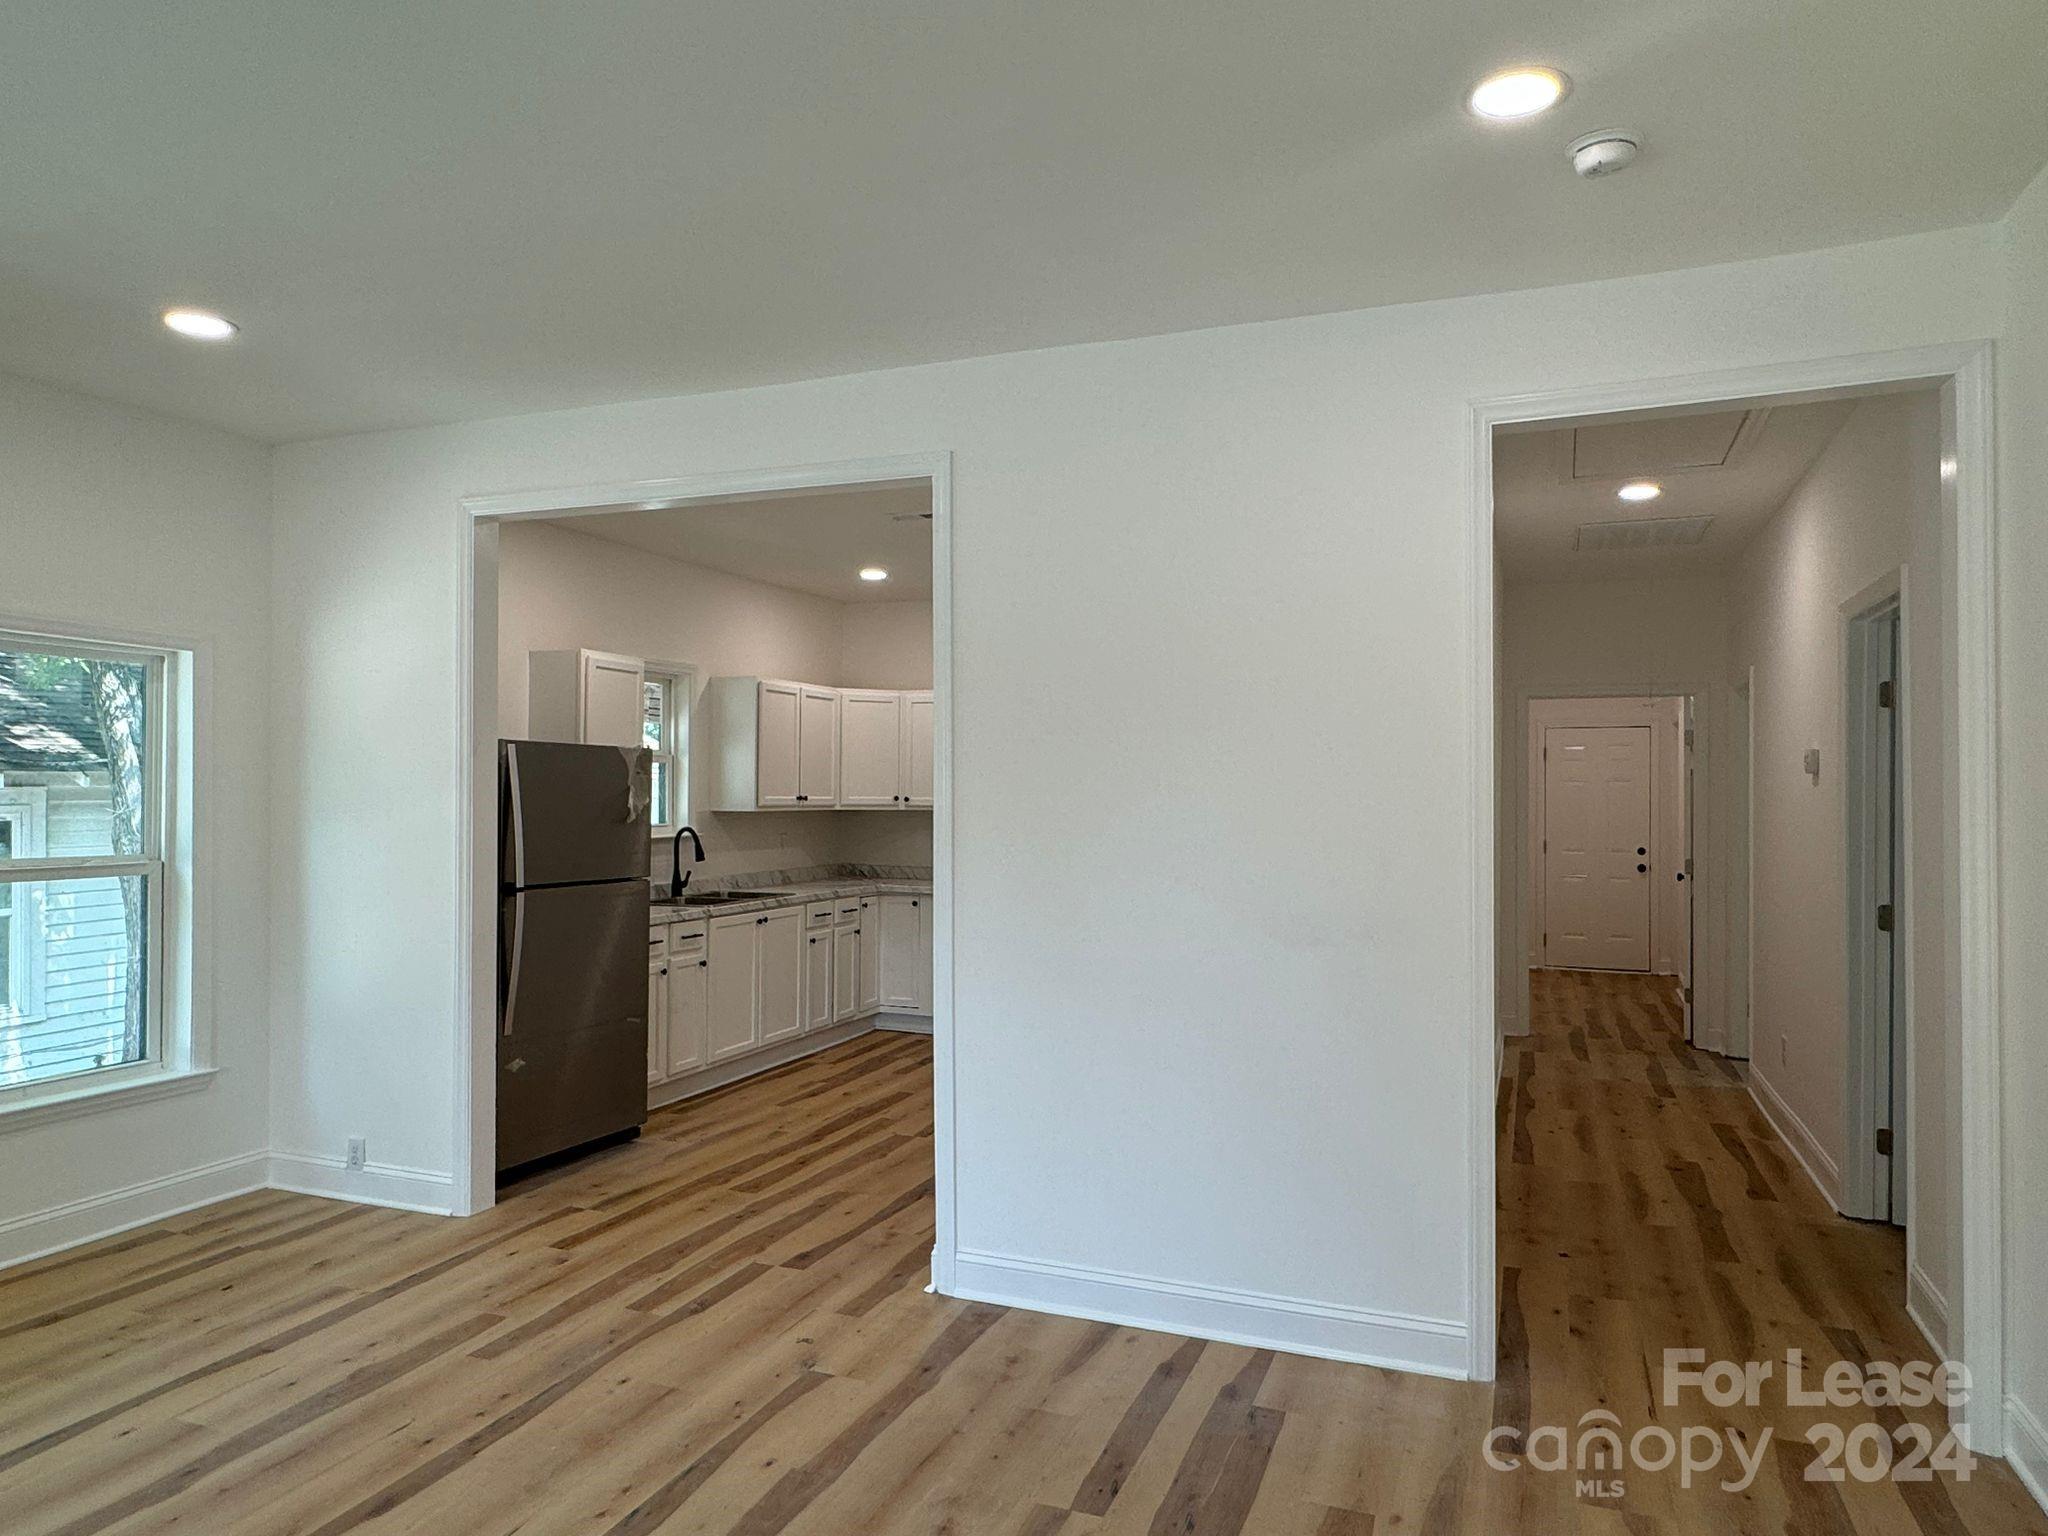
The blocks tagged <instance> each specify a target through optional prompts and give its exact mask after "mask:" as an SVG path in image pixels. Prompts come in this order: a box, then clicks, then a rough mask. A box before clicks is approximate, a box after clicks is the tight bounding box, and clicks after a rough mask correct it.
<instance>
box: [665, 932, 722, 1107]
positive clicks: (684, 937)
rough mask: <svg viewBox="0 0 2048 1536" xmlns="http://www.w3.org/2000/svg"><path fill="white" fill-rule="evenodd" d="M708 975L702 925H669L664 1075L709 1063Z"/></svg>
mask: <svg viewBox="0 0 2048 1536" xmlns="http://www.w3.org/2000/svg"><path fill="white" fill-rule="evenodd" d="M710 978H711V955H710V944H709V942H708V941H707V938H706V935H705V932H704V925H703V924H701V923H698V924H694V925H692V926H690V927H687V928H685V927H680V926H678V927H674V928H671V929H669V934H668V975H667V977H666V978H665V981H666V985H667V988H668V996H667V999H666V1013H667V1016H668V1059H667V1063H666V1068H665V1071H664V1074H663V1075H664V1076H666V1077H681V1076H682V1075H683V1074H684V1073H686V1072H695V1071H696V1070H697V1069H698V1068H700V1067H704V1066H708V1065H709V1064H710V1023H711V1016H710Z"/></svg>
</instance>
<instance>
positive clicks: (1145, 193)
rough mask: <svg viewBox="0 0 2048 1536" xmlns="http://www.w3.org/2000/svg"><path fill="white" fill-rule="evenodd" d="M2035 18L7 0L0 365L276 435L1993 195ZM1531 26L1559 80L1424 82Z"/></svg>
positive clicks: (1571, 260) (1363, 298) (1727, 7)
mask: <svg viewBox="0 0 2048 1536" xmlns="http://www.w3.org/2000/svg"><path fill="white" fill-rule="evenodd" d="M2044 57H2048V5H2043V4H2042V3H2041V0H1941V3H1939V4H1930V3H1929V0H1800V3H1799V4H1796V5H1786V4H1782V3H1777V0H1428V3H1404V4H1353V5H1293V6H1290V5H1277V6H1276V5H1254V4H1246V3H1244V0H1184V3H1182V4H1180V5H1177V6H1173V7H1168V8H1164V9H1162V8H1160V7H1157V6H1145V5H1136V4H1128V3H1126V4H1079V3H1072V0H1054V3H1051V4H1041V5H1009V4H998V3H995V0H960V3H956V4H952V5H947V6H931V5H926V4H917V3H912V0H872V3H868V4H862V5H845V4H840V3H834V0H748V3H744V4H726V5H673V4H653V3H648V0H600V3H591V4H581V5H569V4H556V5H508V4H506V3H504V0H433V3H431V4H413V5H405V4H384V5H363V4H340V3H335V0H178V3H166V0H95V3H92V4H81V3H80V0H9V3H8V5H7V7H6V27H5V32H4V38H0V143H4V144H5V145H6V152H5V154H4V155H0V251H4V252H5V258H4V260H0V358H4V366H6V367H7V368H9V369H10V370H12V371H15V372H19V373H26V374H29V375H31V376H35V377H41V378H45V379H50V380H54V381H57V382H60V383H64V384H68V385H72V386H76V387H78V388H82V389H85V390H87V391H90V392H93V393H96V394H101V395H105V396H108V397H111V398H116V399H122V400H127V401H132V402H136V403H139V404H143V405H148V406H154V407H157V408H159V409H162V410H166V411H169V412H172V413H174V414H179V415H186V416H191V417H196V418H200V419H203V420H207V421H212V422H216V423H220V424H222V425H225V426H229V427H233V428H235V429H238V430H240V431H244V432H248V433H252V434H255V435H257V436H261V437H265V438H271V439H286V438H294V437H303V436H312V435H320V434H327V433H336V432H345V431H352V430H359V429H364V428H373V427H382V426H391V425H401V424H412V423H421V422H429V421H441V420H454V419H461V418H473V417H480V416H490V415H497V414H503V413H509V412H518V411H527V410H536V409H545V408H551V407H558V406H566V405H577V404H590V403H595V402H600V401H606V400H619V399H630V398H637V397H645V396H653V395H662V394H671V393H681V392H689V391H699V390H712V389H724V388H731V387H734V386H740V385H749V384H758V383H763V382H767V381H773V380H783V379H792V378H799V377H814V376H820V375H826V374H833V373H845V372H854V371H859V370H863V369H870V368H878V367H885V366H890V365H895V364H904V363H912V362H918V361H926V360H932V359H939V358H950V357H961V356H970V355H976V354H984V353H991V352H1000V351H1006V350H1012V349H1021V348H1030V347H1041V346H1047V345H1053V344H1058V343H1064V342H1074V341H1083V340H1095V339H1104V338H1111V337H1127V336H1136V335H1144V334H1151V333H1158V332H1164V331H1173V330H1183V329H1188V328H1192V327H1199V326H1207V325H1216V324H1221V323H1226V322H1233V321H1242V320H1252V319H1261V318H1269V317H1274V316H1281V315H1296V314H1309V313H1316V312H1323V311H1331V310H1340V309H1349V308H1356V307H1362V306H1367V305H1374V304H1383V303H1388V302H1393V301H1400V300H1409V299H1418V298H1425V297H1432V296H1443V295H1450V294H1459V293H1473V292H1482V291H1491V290H1501V289H1509V288H1519V287H1527V286H1535V285H1542V284H1550V283H1561V282H1570V281H1577V280H1581V279H1587V278H1594V277H1601V276H1609V275H1615V274H1621V273H1629V272H1641V271H1650V270H1658V269H1668V268H1676V267H1686V266H1695V265H1701V264H1705V263H1712V262H1724V261H1730V260H1735V259H1739V258H1744V257H1752V256H1759V255H1765V254H1774V253H1780V252H1785V251H1791V250H1798V249H1809V248H1815V247H1820V246H1827V245H1834V244H1840V243H1844V242H1849V241H1856V240H1863V239H1869V238H1873V237H1879V236H1888V235H1895V234H1900V233H1903V232H1906V231H1909V230H1915V229H1924V228H1934V227H1941V226H1950V225H1957V224H1966V223H1974V222H1981V221H1987V220H1991V219H1995V218H1997V217H1999V216H2000V215H2001V214H2002V213H2003V212H2004V210H2005V209H2006V208H2007V207H2008V206H2009V205H2010V203H2011V201H2012V199H2013V198H2014V197H2015V196H2016V195H2017V194H2018V192H2019V191H2020V190H2021V189H2022V187H2023V186H2024V185H2025V184H2026V182H2027V181H2028V179H2029V178H2030V176H2031V175H2032V173H2033V172H2034V171H2035V170H2036V169H2037V168H2038V167H2039V166H2040V165H2041V163H2042V162H2043V160H2044V159H2048V112H2043V111H2042V110H2041V96H2040V78H2041V62H2042V59H2043V58H2044ZM1531 59H1533V60H1542V61H1547V62H1550V63H1553V64H1556V65H1558V66H1561V67H1562V68H1564V69H1565V70H1566V71H1567V72H1569V73H1570V74H1571V76H1572V77H1573V79H1574V81H1575V82H1576V88H1575V89H1574V91H1573V92H1572V94H1571V95H1570V96H1569V97H1568V98H1567V99H1566V101H1565V102H1564V104H1563V105H1562V106H1561V107H1560V108H1559V109H1558V110H1557V111H1556V112H1554V113H1552V114H1550V115H1549V116H1546V117H1544V118H1541V119H1538V120H1536V121H1534V122H1532V123H1524V124H1518V125H1499V124H1480V123H1478V122H1475V121H1474V120H1472V119H1471V118H1469V117H1468V116H1467V115H1466V114H1465V112H1464V111H1463V109H1462V99H1463V96H1464V93H1465V91H1466V90H1467V88H1468V87H1469V86H1470V85H1471V83H1472V82H1473V80H1474V79H1475V78H1476V77H1478V76H1479V75H1481V74H1482V73H1484V72H1485V71H1486V70H1488V69H1489V68H1492V67H1494V66H1496V65H1499V64H1501V63H1504V62H1510V61H1520V60H1531ZM1610 126H1620V127H1625V128H1632V129H1636V130H1639V131H1641V132H1643V133H1644V134H1646V135H1647V148H1646V151H1645V153H1644V156H1643V159H1642V161H1641V162H1640V163H1639V164H1638V165H1637V166H1636V168H1635V169H1633V170H1631V171H1629V172H1628V173H1627V174H1626V175H1623V176H1619V177H1615V178H1613V179H1611V180H1608V181H1602V182H1581V181H1579V180H1577V179H1575V178H1574V177H1573V176H1572V175H1571V174H1570V171H1569V169H1568V167H1567V165H1566V161H1565V156H1564V147H1565V145H1566V143H1567V142H1568V141H1569V140H1570V139H1571V138H1573V137H1574V136H1575V135H1577V134H1579V133H1582V132H1585V131H1587V130H1589V129H1593V128H1601V127H1610ZM173 303H186V304H200V305H211V306H215V307H217V308H220V309H222V310H224V311H226V312H227V313H228V314H230V315H231V316H232V317H233V318H235V319H237V320H239V321H240V322H241V323H242V325H243V327H244V334H243V336H242V338H241V339H240V340H239V341H238V342H236V343H234V344H233V345H231V346H226V347H216V348H212V349H208V348H205V347H202V346H197V345H194V344H193V343H190V342H184V341H181V340H179V339H177V338H174V337H172V336H169V335H167V334H165V333H163V332H162V331H161V329H160V328H159V327H158V325H157V324H156V321H155V318H154V317H155V315H156V313H157V311H158V310H159V309H161V308H162V307H164V306H165V305H167V304H173Z"/></svg>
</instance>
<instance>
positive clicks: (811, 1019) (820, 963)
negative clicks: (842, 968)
mask: <svg viewBox="0 0 2048 1536" xmlns="http://www.w3.org/2000/svg"><path fill="white" fill-rule="evenodd" d="M831 1022H832V929H831V927H830V926H829V925H828V926H824V927H814V928H812V929H811V931H810V932H808V933H806V934H805V935H804V1033H806V1034H809V1033H810V1032H811V1031H812V1030H814V1029H823V1028H825V1026H826V1025H828V1024H830V1023H831Z"/></svg>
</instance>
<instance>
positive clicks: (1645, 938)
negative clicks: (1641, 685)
mask: <svg viewBox="0 0 2048 1536" xmlns="http://www.w3.org/2000/svg"><path fill="white" fill-rule="evenodd" d="M1543 784H1544V789H1543V828H1544V830H1543V836H1544V842H1545V846H1544V893H1543V898H1544V910H1543V932H1544V939H1543V960H1544V964H1546V965H1554V966H1569V967H1574V968H1579V969H1587V970H1614V971H1646V970H1648V969H1649V966H1650V862H1649V860H1650V842H1651V831H1650V827H1651V822H1650V812H1651V796H1650V731H1649V728H1648V727H1647V726H1564V727H1553V728H1552V729H1550V730H1548V731H1546V732H1545V733H1544V761H1543Z"/></svg>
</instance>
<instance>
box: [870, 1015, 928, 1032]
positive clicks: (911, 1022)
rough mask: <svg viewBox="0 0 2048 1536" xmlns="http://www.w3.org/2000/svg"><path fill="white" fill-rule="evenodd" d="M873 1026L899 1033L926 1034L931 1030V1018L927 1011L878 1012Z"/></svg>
mask: <svg viewBox="0 0 2048 1536" xmlns="http://www.w3.org/2000/svg"><path fill="white" fill-rule="evenodd" d="M875 1028H877V1029H886V1030H889V1031H891V1032H892V1033H894V1034H899V1035H928V1034H930V1033H931V1032H932V1019H931V1015H930V1014H928V1013H878V1014H876V1015H875Z"/></svg>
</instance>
